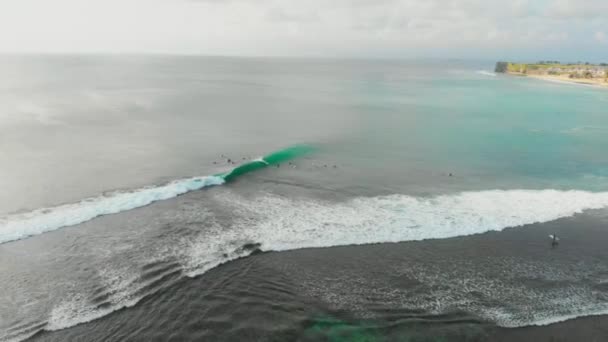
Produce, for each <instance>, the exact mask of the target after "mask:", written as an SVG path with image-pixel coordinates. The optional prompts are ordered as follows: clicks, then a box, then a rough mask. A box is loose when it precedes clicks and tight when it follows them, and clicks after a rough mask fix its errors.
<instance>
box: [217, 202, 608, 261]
mask: <svg viewBox="0 0 608 342" xmlns="http://www.w3.org/2000/svg"><path fill="white" fill-rule="evenodd" d="M226 204H227V205H230V204H232V205H236V207H235V210H237V211H246V212H244V213H242V215H239V216H242V217H247V218H250V217H257V219H255V220H254V222H251V220H250V219H247V220H246V221H244V222H243V224H242V230H240V233H241V235H240V236H241V238H249V239H250V240H253V241H257V242H260V243H262V248H263V249H266V250H288V249H297V248H307V247H330V246H338V245H358V244H370V243H383V242H401V241H415V240H425V239H441V238H449V237H456V236H465V235H472V234H479V233H484V232H488V231H500V230H503V229H505V228H508V227H517V226H522V225H526V224H532V223H538V222H547V221H552V220H556V219H559V218H562V217H568V216H572V215H574V214H577V213H581V212H583V211H584V210H589V209H599V208H604V207H608V193H606V192H602V193H592V192H585V191H558V190H506V191H503V190H491V191H480V192H465V193H460V194H455V195H444V196H438V197H433V198H422V197H412V196H406V195H391V196H384V197H366V198H357V199H354V200H351V201H348V202H345V203H329V202H327V203H326V202H319V201H303V200H293V199H288V198H284V197H277V196H271V195H269V196H264V197H261V198H256V199H255V200H253V201H252V200H246V199H243V198H240V197H235V196H230V198H229V199H228V200H227V203H226Z"/></svg>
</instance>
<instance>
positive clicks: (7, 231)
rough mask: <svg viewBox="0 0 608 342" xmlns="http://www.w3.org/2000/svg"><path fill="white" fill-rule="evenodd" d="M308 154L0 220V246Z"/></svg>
mask: <svg viewBox="0 0 608 342" xmlns="http://www.w3.org/2000/svg"><path fill="white" fill-rule="evenodd" d="M311 151H313V148H312V147H311V146H309V145H294V146H291V147H288V148H285V149H282V150H279V151H276V152H273V153H271V154H268V155H266V156H264V157H263V158H258V159H255V160H252V161H250V162H248V163H245V164H242V165H239V166H237V167H235V168H234V169H232V170H230V171H229V172H226V173H220V174H216V175H213V176H206V177H196V178H189V179H183V180H177V181H173V182H171V183H169V184H166V185H162V186H156V187H146V188H142V189H138V190H134V191H130V192H116V193H113V194H110V195H108V196H99V197H93V198H89V199H85V200H82V201H80V202H78V203H71V204H64V205H60V206H57V207H52V208H43V209H37V210H34V211H31V212H28V213H23V214H13V215H8V216H5V217H0V244H2V243H6V242H10V241H16V240H21V239H24V238H27V237H30V236H34V235H39V234H42V233H46V232H50V231H53V230H57V229H59V228H62V227H68V226H73V225H77V224H80V223H83V222H86V221H89V220H92V219H94V218H96V217H99V216H103V215H110V214H117V213H119V212H122V211H127V210H131V209H135V208H139V207H143V206H146V205H148V204H151V203H153V202H157V201H162V200H167V199H170V198H174V197H177V196H179V195H183V194H185V193H187V192H190V191H195V190H200V189H202V188H205V187H208V186H213V185H221V184H224V183H225V182H230V181H233V180H235V179H236V178H237V177H239V176H241V175H244V174H246V173H250V172H253V171H255V170H258V169H262V168H265V167H267V166H270V165H275V164H279V163H282V162H286V161H288V160H291V159H294V158H297V157H300V156H302V155H304V154H307V153H309V152H311Z"/></svg>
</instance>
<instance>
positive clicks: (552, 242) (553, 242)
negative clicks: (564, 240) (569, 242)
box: [549, 234, 559, 247]
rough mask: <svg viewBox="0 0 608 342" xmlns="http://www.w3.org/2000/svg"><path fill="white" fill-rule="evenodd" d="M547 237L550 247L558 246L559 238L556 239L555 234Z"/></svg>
mask: <svg viewBox="0 0 608 342" xmlns="http://www.w3.org/2000/svg"><path fill="white" fill-rule="evenodd" d="M549 237H550V238H551V247H555V246H557V245H559V238H558V237H557V234H553V235H549Z"/></svg>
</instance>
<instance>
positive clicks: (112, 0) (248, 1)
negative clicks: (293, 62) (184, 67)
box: [0, 0, 608, 57]
mask: <svg viewBox="0 0 608 342" xmlns="http://www.w3.org/2000/svg"><path fill="white" fill-rule="evenodd" d="M606 27H608V1H607V0H584V1H583V0H577V1H575V0H511V1H504V0H331V1H328V0H306V1H301V0H87V1H84V0H54V1H52V2H50V1H45V2H41V1H37V0H2V1H0V50H4V51H95V52H97V51H101V52H104V51H109V52H174V53H202V54H237V55H260V54H276V55H283V54H295V55H298V54H319V55H349V54H353V53H356V54H362V55H366V54H368V55H382V54H390V55H399V54H404V53H407V52H409V51H440V50H441V49H443V48H444V47H445V46H450V47H451V48H452V49H453V50H458V49H460V50H461V51H473V52H471V54H475V52H474V51H477V53H478V54H481V53H482V52H484V51H495V50H497V49H508V50H509V51H527V50H530V49H537V50H542V49H545V48H553V47H563V48H564V49H568V47H577V49H579V51H582V52H581V53H584V51H585V50H584V49H585V48H587V49H589V51H591V50H594V49H595V50H594V51H598V50H597V49H604V51H605V49H606V44H605V43H603V41H604V40H605V39H604V38H602V37H604V36H603V35H605V33H606V31H607V29H606ZM581 47H582V48H583V50H580V49H581ZM547 57H550V56H547Z"/></svg>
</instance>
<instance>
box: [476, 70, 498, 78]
mask: <svg viewBox="0 0 608 342" xmlns="http://www.w3.org/2000/svg"><path fill="white" fill-rule="evenodd" d="M477 73H478V74H480V75H484V76H490V77H496V73H493V72H490V71H486V70H478V71H477Z"/></svg>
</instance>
